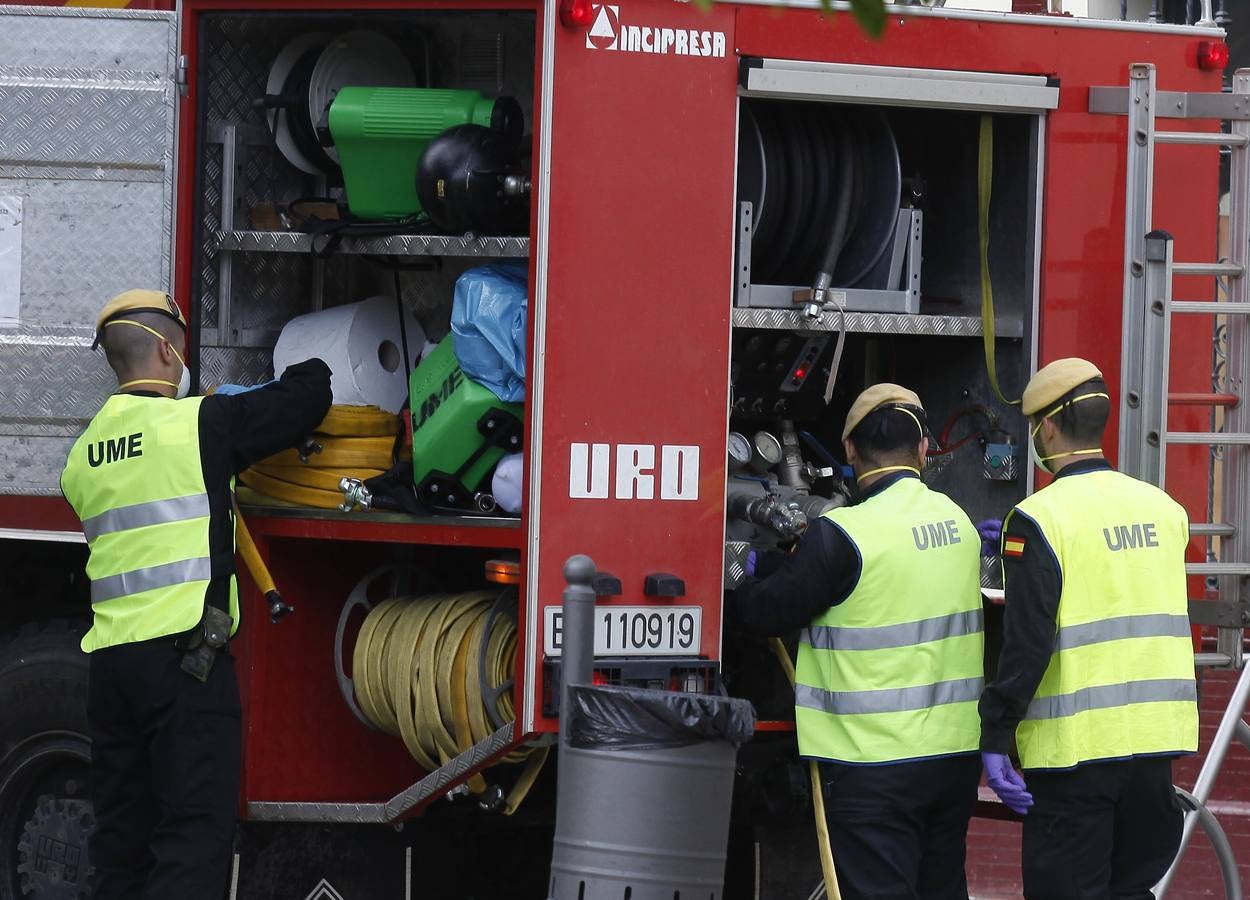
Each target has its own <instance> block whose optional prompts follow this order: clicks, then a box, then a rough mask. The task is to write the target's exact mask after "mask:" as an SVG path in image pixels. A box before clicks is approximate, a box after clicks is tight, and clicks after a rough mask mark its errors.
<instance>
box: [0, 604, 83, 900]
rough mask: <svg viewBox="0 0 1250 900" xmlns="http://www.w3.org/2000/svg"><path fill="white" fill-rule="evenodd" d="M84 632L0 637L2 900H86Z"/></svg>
mask: <svg viewBox="0 0 1250 900" xmlns="http://www.w3.org/2000/svg"><path fill="white" fill-rule="evenodd" d="M83 630H84V629H83V627H82V626H81V625H80V624H79V623H77V622H69V621H63V620H57V621H52V622H45V623H39V624H37V625H28V626H24V627H23V628H22V629H21V630H19V631H18V632H17V633H16V634H15V635H11V636H4V637H0V900H82V898H87V897H90V896H91V884H90V877H91V866H90V863H89V862H88V854H87V839H88V837H89V836H90V834H91V832H92V830H93V828H94V825H95V816H94V813H93V811H92V808H91V801H90V799H89V798H88V793H87V776H88V769H89V762H90V758H91V745H90V743H89V741H88V739H87V656H86V654H85V653H83V652H82V651H81V650H80V649H79V647H78V642H79V640H80V639H81V637H82V633H83Z"/></svg>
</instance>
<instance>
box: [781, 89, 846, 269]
mask: <svg viewBox="0 0 1250 900" xmlns="http://www.w3.org/2000/svg"><path fill="white" fill-rule="evenodd" d="M812 112H814V113H816V114H815V115H811V114H809V115H808V116H806V117H805V118H806V123H807V130H808V135H809V137H810V140H811V142H812V181H811V196H812V208H811V210H810V213H809V218H808V222H807V226H808V227H807V228H805V229H804V234H803V236H802V238H801V243H800V245H799V247H798V248H797V254H796V256H795V257H794V259H793V263H792V264H791V266H790V269H791V271H792V272H794V274H795V277H796V278H797V279H798V280H797V281H795V282H794V283H795V284H811V281H812V278H814V277H815V275H816V269H817V267H818V266H819V265H820V261H821V258H822V256H823V254H824V251H825V242H826V240H827V237H826V235H825V233H824V231H823V229H821V228H820V227H819V225H818V224H817V223H818V222H819V221H820V217H821V216H822V215H823V214H824V212H825V210H826V209H827V208H828V205H829V201H830V199H831V198H830V192H831V191H832V190H833V179H834V172H835V171H836V170H837V165H838V155H837V148H836V147H835V146H834V143H835V138H834V135H833V131H832V129H831V128H830V123H829V117H828V115H827V114H826V110H824V109H820V108H815V109H813V110H812Z"/></svg>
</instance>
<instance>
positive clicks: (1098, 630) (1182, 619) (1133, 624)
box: [1055, 613, 1189, 653]
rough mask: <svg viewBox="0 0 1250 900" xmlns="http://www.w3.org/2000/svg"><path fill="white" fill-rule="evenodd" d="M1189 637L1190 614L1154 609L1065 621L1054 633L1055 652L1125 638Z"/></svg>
mask: <svg viewBox="0 0 1250 900" xmlns="http://www.w3.org/2000/svg"><path fill="white" fill-rule="evenodd" d="M1146 637H1177V638H1188V637H1189V616H1174V615H1170V614H1169V613H1154V614H1151V615H1146V616H1117V617H1116V618H1114V619H1099V620H1098V621H1097V622H1085V623H1084V624H1082V625H1066V626H1064V627H1063V628H1060V629H1059V631H1058V633H1057V634H1056V635H1055V652H1056V653H1057V652H1059V651H1060V650H1071V649H1073V648H1074V647H1084V646H1087V645H1089V644H1102V643H1106V642H1107V641H1120V640H1124V639H1126V638H1146Z"/></svg>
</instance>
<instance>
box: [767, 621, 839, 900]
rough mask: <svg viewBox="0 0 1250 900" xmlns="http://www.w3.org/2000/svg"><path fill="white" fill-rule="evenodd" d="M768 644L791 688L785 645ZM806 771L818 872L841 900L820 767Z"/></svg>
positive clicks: (828, 889) (777, 640) (830, 893)
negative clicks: (814, 828)
mask: <svg viewBox="0 0 1250 900" xmlns="http://www.w3.org/2000/svg"><path fill="white" fill-rule="evenodd" d="M768 643H769V645H770V646H771V647H772V648H773V653H774V654H776V656H777V662H779V663H781V668H782V670H784V671H785V673H786V678H787V679H789V681H790V686H791V687H793V686H794V681H795V672H794V662H793V661H792V660H791V659H790V654H789V652H788V651H787V650H786V645H785V644H783V643H782V642H781V638H771V639H770V640H769V642H768ZM807 771H808V775H809V776H810V778H811V782H812V809H813V810H815V813H816V845H817V847H818V848H819V850H820V871H821V873H822V874H823V875H824V878H825V894H826V895H827V896H828V898H829V900H842V891H841V890H840V889H839V887H838V872H837V869H835V868H834V865H833V849H832V847H830V845H829V823H828V821H826V820H825V793H824V786H823V785H822V784H821V783H820V766H819V765H818V764H817V762H816V760H814V759H811V760H808V762H807Z"/></svg>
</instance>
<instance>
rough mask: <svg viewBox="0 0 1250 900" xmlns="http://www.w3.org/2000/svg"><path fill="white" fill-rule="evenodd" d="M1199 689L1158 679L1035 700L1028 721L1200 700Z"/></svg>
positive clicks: (1187, 682) (1191, 683)
mask: <svg viewBox="0 0 1250 900" xmlns="http://www.w3.org/2000/svg"><path fill="white" fill-rule="evenodd" d="M1197 699H1198V689H1197V686H1196V685H1195V684H1194V680H1193V679H1192V678H1159V679H1155V680H1153V681H1129V682H1126V683H1124V684H1104V685H1100V686H1098V687H1088V688H1081V690H1079V691H1073V692H1072V693H1071V694H1056V695H1055V696H1053V697H1035V698H1034V699H1033V702H1032V703H1030V704H1029V711H1028V714H1027V715H1025V718H1026V719H1062V718H1066V717H1068V716H1075V715H1076V714H1077V713H1081V712H1087V711H1089V710H1091V709H1113V708H1115V707H1117V706H1129V705H1130V704H1133V703H1166V702H1170V701H1178V700H1197Z"/></svg>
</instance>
